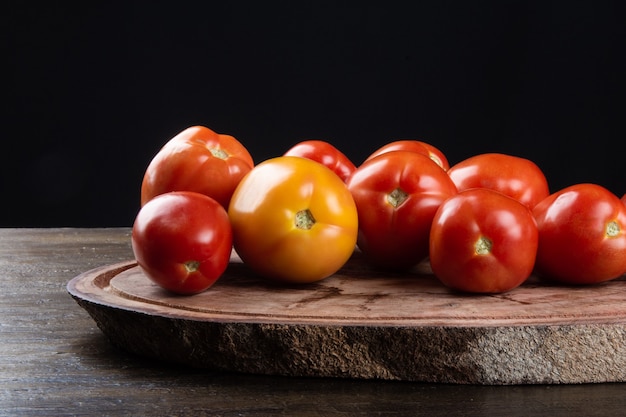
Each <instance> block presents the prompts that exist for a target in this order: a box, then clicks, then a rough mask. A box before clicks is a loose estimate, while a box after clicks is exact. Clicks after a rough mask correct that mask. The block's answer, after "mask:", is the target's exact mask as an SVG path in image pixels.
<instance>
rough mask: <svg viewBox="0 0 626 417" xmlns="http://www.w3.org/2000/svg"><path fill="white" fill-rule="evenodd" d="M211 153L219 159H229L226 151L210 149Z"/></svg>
mask: <svg viewBox="0 0 626 417" xmlns="http://www.w3.org/2000/svg"><path fill="white" fill-rule="evenodd" d="M209 151H210V152H211V155H213V156H214V157H216V158H219V159H227V158H228V153H226V151H224V150H223V149H219V148H209Z"/></svg>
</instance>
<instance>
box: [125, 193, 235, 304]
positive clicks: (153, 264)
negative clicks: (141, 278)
mask: <svg viewBox="0 0 626 417" xmlns="http://www.w3.org/2000/svg"><path fill="white" fill-rule="evenodd" d="M132 247H133V252H134V254H135V258H136V259H137V263H138V264H139V266H140V267H141V268H142V270H143V271H144V273H145V274H146V276H148V278H150V279H151V280H152V281H154V282H155V283H156V284H158V285H159V286H161V287H163V288H165V289H167V290H169V291H171V292H174V293H177V294H196V293H199V292H202V291H204V290H206V289H207V288H209V287H210V286H211V285H213V284H214V283H215V281H217V279H218V278H219V277H220V276H221V275H222V274H223V273H224V271H225V270H226V267H227V266H228V263H229V260H230V254H231V251H232V231H231V227H230V222H229V219H228V214H227V212H226V210H225V209H224V207H222V206H221V205H220V204H219V203H218V202H217V201H215V200H214V199H212V198H210V197H208V196H206V195H204V194H199V193H195V192H187V191H181V192H169V193H165V194H161V195H159V196H157V197H155V198H153V199H152V200H150V201H148V202H147V203H146V204H145V205H144V206H143V207H141V209H140V210H139V213H138V214H137V216H136V218H135V222H134V224H133V229H132Z"/></svg>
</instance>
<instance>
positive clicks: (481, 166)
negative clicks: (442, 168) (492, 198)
mask: <svg viewBox="0 0 626 417" xmlns="http://www.w3.org/2000/svg"><path fill="white" fill-rule="evenodd" d="M448 175H450V178H452V181H454V183H455V184H456V186H457V188H458V190H459V191H463V190H466V189H468V188H476V187H480V188H490V189H492V190H496V191H500V192H501V193H503V194H506V195H508V196H509V197H513V198H514V199H516V200H518V201H520V202H521V203H523V204H525V205H526V206H527V207H529V208H531V209H532V208H533V207H534V206H535V204H537V203H538V202H540V201H541V200H543V199H544V198H546V197H547V196H548V195H549V194H550V190H549V188H548V181H547V179H546V177H545V175H544V173H543V171H541V169H540V168H539V167H538V166H537V165H536V164H535V163H534V162H532V161H531V160H529V159H526V158H520V157H517V156H513V155H507V154H501V153H484V154H479V155H475V156H472V157H469V158H467V159H465V160H463V161H461V162H459V163H457V164H455V165H453V166H452V167H451V168H450V169H449V170H448Z"/></svg>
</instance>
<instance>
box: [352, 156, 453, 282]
mask: <svg viewBox="0 0 626 417" xmlns="http://www.w3.org/2000/svg"><path fill="white" fill-rule="evenodd" d="M347 185H348V189H349V190H350V192H351V193H352V196H353V197H354V201H355V203H356V206H357V210H358V215H359V237H358V241H357V244H358V247H359V248H360V249H361V251H362V252H363V253H365V255H366V259H367V260H368V262H369V263H371V264H372V265H374V266H376V267H379V268H383V269H390V270H406V269H409V268H411V267H412V266H414V265H416V264H417V263H419V262H420V261H421V260H423V259H424V258H426V257H427V256H428V239H429V234H430V227H431V223H432V219H433V216H434V215H435V212H436V211H437V208H438V207H439V205H440V204H441V203H442V202H443V201H444V200H446V199H447V198H448V197H450V196H452V195H454V194H456V192H457V190H456V187H455V186H454V183H453V182H452V180H451V179H450V178H449V177H448V175H447V174H446V172H445V171H444V170H442V169H441V167H440V166H439V165H437V164H436V163H435V162H434V161H432V160H431V159H430V158H429V157H427V156H425V155H423V154H419V153H416V152H410V151H389V152H385V153H382V154H380V155H378V156H376V157H374V158H372V159H369V160H367V161H365V162H364V163H363V164H361V165H360V166H359V167H358V168H357V170H356V171H355V172H354V173H353V174H352V176H351V177H350V179H349V180H348V183H347Z"/></svg>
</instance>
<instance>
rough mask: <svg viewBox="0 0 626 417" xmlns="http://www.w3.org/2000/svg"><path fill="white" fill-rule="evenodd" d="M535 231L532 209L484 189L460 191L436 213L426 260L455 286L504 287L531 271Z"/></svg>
mask: <svg viewBox="0 0 626 417" xmlns="http://www.w3.org/2000/svg"><path fill="white" fill-rule="evenodd" d="M538 235H539V233H538V230H537V225H536V223H535V219H534V217H533V215H532V212H531V210H530V209H529V208H528V207H526V206H525V205H523V204H522V203H520V202H519V201H517V200H515V199H513V198H511V197H508V196H506V195H504V194H502V193H500V192H497V191H494V190H490V189H487V188H474V189H470V190H464V191H460V192H459V193H458V194H457V195H455V196H453V197H450V198H449V199H448V200H446V201H445V202H444V203H443V204H442V205H441V206H440V207H439V209H438V210H437V213H436V214H435V217H434V219H433V225H432V229H431V234H430V265H431V268H432V270H433V273H434V274H435V276H436V277H437V278H438V279H439V280H440V281H441V282H442V283H444V284H445V285H446V286H448V287H450V288H452V289H454V290H458V291H463V292H471V293H502V292H506V291H509V290H511V289H513V288H516V287H518V286H519V285H521V284H522V283H523V282H524V281H525V280H526V279H527V278H528V277H529V276H530V274H531V273H532V271H533V266H534V263H535V257H536V254H537V246H538Z"/></svg>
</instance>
